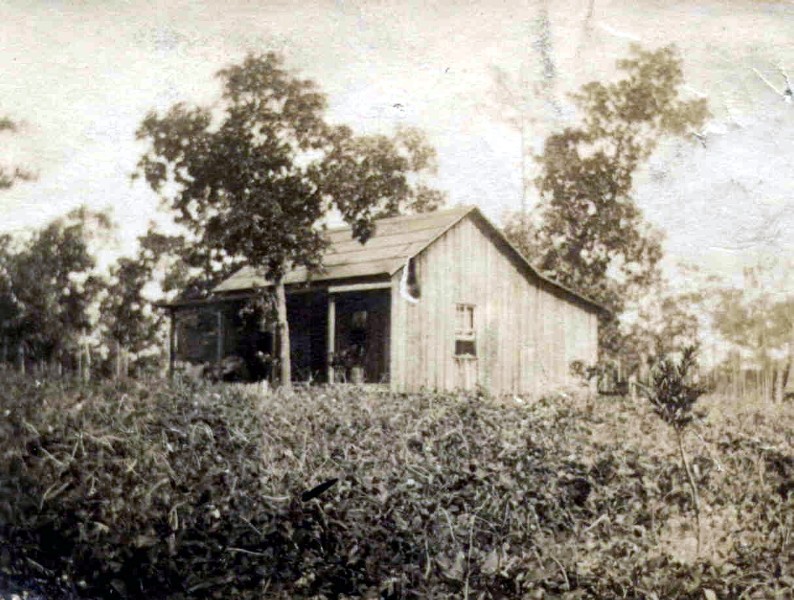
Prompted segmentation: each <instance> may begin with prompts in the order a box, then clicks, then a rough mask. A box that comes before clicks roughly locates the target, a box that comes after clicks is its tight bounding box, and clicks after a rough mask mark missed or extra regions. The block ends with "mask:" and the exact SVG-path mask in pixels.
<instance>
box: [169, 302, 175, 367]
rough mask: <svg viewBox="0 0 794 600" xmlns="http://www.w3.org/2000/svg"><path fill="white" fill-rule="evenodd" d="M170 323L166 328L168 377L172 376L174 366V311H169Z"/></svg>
mask: <svg viewBox="0 0 794 600" xmlns="http://www.w3.org/2000/svg"><path fill="white" fill-rule="evenodd" d="M168 316H169V317H170V324H169V328H168V378H169V379H173V378H174V367H175V366H176V313H175V312H174V311H173V310H171V311H169V315H168Z"/></svg>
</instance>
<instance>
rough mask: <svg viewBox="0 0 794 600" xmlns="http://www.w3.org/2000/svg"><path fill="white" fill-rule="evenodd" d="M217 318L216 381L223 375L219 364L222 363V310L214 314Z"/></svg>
mask: <svg viewBox="0 0 794 600" xmlns="http://www.w3.org/2000/svg"><path fill="white" fill-rule="evenodd" d="M216 316H217V328H216V330H215V333H216V340H215V364H216V369H217V371H218V379H220V378H221V376H222V375H223V371H222V366H221V363H222V362H223V310H222V309H220V308H219V309H218V311H217V312H216Z"/></svg>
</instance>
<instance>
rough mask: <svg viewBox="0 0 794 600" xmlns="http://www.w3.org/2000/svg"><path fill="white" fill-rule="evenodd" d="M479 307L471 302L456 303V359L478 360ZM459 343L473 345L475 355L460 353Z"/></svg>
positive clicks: (454, 351) (454, 350)
mask: <svg viewBox="0 0 794 600" xmlns="http://www.w3.org/2000/svg"><path fill="white" fill-rule="evenodd" d="M476 308H477V306H476V305H475V304H473V303H470V302H456V303H455V337H454V341H455V345H454V347H453V355H454V357H455V358H456V359H476V358H477V320H476V319H477V317H476ZM458 342H464V343H466V344H467V345H468V344H471V346H472V348H473V350H474V351H473V353H468V352H467V353H458Z"/></svg>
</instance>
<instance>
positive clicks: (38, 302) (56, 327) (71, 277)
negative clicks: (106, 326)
mask: <svg viewBox="0 0 794 600" xmlns="http://www.w3.org/2000/svg"><path fill="white" fill-rule="evenodd" d="M109 229H110V222H109V220H108V218H107V216H106V215H104V214H102V213H94V212H91V211H88V210H86V209H84V208H81V209H77V210H76V211H73V212H72V213H70V214H69V215H67V216H66V217H64V218H61V219H57V220H55V221H53V222H52V223H50V224H49V225H47V226H45V227H44V228H42V229H41V230H39V231H36V232H35V233H34V234H33V236H32V238H31V239H29V240H27V241H24V242H20V241H17V242H14V241H13V240H11V239H10V238H5V239H4V241H3V243H2V246H3V248H2V250H0V306H1V307H2V308H0V319H2V322H1V323H0V329H1V330H2V331H3V332H4V333H5V335H6V336H7V339H9V340H10V341H11V342H12V343H13V344H15V345H20V344H21V345H23V346H24V347H25V348H26V351H27V354H28V355H29V356H31V357H33V358H36V359H38V360H50V359H53V358H57V357H59V356H61V355H62V354H63V353H65V352H67V351H69V350H70V349H73V348H74V347H75V345H76V344H77V340H78V338H80V336H81V335H82V334H83V333H84V331H85V330H86V329H88V328H90V327H91V325H92V321H91V315H90V311H89V309H90V307H91V306H92V304H93V303H94V301H95V300H96V297H97V294H98V292H99V291H100V290H101V288H102V281H101V278H100V277H99V276H98V274H97V272H96V269H95V267H96V263H95V260H94V257H93V254H92V252H91V250H90V248H89V242H90V240H91V238H92V236H95V235H102V233H103V232H106V231H108V230H109Z"/></svg>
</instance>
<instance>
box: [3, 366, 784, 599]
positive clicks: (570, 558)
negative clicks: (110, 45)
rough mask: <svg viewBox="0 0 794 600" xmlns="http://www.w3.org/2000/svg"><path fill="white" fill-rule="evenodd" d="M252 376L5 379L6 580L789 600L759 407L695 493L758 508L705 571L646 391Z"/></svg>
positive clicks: (718, 446) (719, 434) (193, 589)
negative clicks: (293, 386)
mask: <svg viewBox="0 0 794 600" xmlns="http://www.w3.org/2000/svg"><path fill="white" fill-rule="evenodd" d="M246 389H247V388H245V387H220V386H212V385H207V384H201V383H191V384H180V385H175V386H165V385H162V384H161V383H155V382H150V383H148V384H147V383H138V382H129V383H125V384H121V385H119V386H99V385H94V386H92V387H74V388H64V387H62V386H60V385H58V384H54V383H45V384H43V385H41V386H39V387H36V386H34V385H32V384H31V383H30V382H25V381H21V380H17V381H8V382H6V384H5V385H4V386H3V388H2V390H0V411H2V412H1V413H0V414H3V415H5V416H4V417H3V420H2V421H0V453H2V456H1V458H2V460H0V539H2V540H4V541H5V556H6V558H5V559H4V561H5V567H3V568H4V570H5V571H6V572H7V573H9V574H11V575H12V576H14V577H17V578H19V577H40V578H43V579H46V580H48V581H60V582H61V583H60V584H59V586H60V588H68V590H69V591H70V592H71V593H73V594H74V595H76V596H80V597H87V598H98V597H101V598H143V597H147V598H148V597H158V598H173V599H177V598H216V597H223V598H226V597H234V598H251V599H253V598H346V597H363V598H428V597H432V598H440V599H444V598H466V597H469V598H494V599H495V598H516V597H520V598H541V597H549V596H551V597H561V598H624V597H626V598H647V597H651V596H652V594H656V595H657V596H658V597H660V598H661V597H664V598H702V597H703V594H704V593H705V591H704V590H709V591H713V592H715V593H716V594H717V595H718V597H721V598H722V597H738V596H740V595H741V594H742V593H744V592H745V591H753V593H759V594H762V595H763V596H764V597H774V595H775V594H776V593H779V592H780V590H784V589H787V588H786V586H788V585H789V584H790V583H791V581H790V579H786V578H790V576H791V571H790V569H791V560H790V556H791V555H792V553H791V539H790V536H787V535H786V531H790V530H791V527H792V525H794V522H792V521H793V520H794V517H792V514H793V513H794V511H792V510H790V509H791V508H792V506H791V504H792V500H794V498H792V495H794V494H790V493H788V492H787V491H785V490H786V489H788V488H785V484H786V482H787V481H790V480H791V477H792V473H791V467H790V465H789V462H788V461H790V460H791V453H790V440H789V445H788V446H787V445H786V438H785V435H790V433H789V434H786V433H785V432H786V431H788V430H789V429H790V428H787V427H786V421H785V420H783V419H779V421H780V422H774V421H770V424H769V425H768V426H767V427H766V428H765V429H763V431H761V430H760V429H759V426H756V427H755V429H754V430H753V431H754V435H757V436H761V435H762V434H763V435H764V437H763V441H759V442H758V444H755V442H751V441H750V439H749V438H748V436H747V432H746V430H744V429H741V427H743V423H744V421H737V422H731V423H730V425H729V426H726V427H713V428H711V429H709V430H708V431H707V432H706V435H707V436H713V437H709V438H708V439H709V444H710V446H709V447H710V448H712V449H713V450H714V453H715V454H714V456H715V458H713V459H712V458H708V457H702V456H697V457H695V458H694V459H693V461H692V462H693V464H694V465H697V470H696V472H695V477H697V478H698V485H699V486H700V487H701V489H702V490H703V493H704V498H705V499H706V500H707V501H708V502H709V503H710V505H711V506H712V509H713V510H712V512H711V513H710V514H712V515H713V514H717V513H719V510H722V509H723V508H724V510H726V511H727V510H728V508H730V507H735V509H736V510H738V511H740V516H737V517H736V521H735V524H734V526H733V529H734V530H735V531H731V532H730V535H729V534H728V530H729V529H730V528H728V527H723V528H722V529H723V530H724V532H725V535H726V536H728V537H727V538H726V542H725V543H724V544H722V545H721V546H720V547H721V548H722V551H723V554H722V555H721V556H720V558H719V560H717V559H716V558H715V559H713V560H712V559H709V560H706V559H704V558H701V559H699V560H697V561H690V562H688V561H685V560H681V559H679V558H676V556H675V547H668V542H667V541H666V540H668V539H670V538H671V536H670V535H669V533H670V530H671V527H672V525H671V524H672V523H674V522H675V519H676V518H677V516H678V515H679V514H680V513H681V512H682V511H684V510H685V509H687V508H688V502H689V499H688V495H687V494H686V491H685V489H684V488H682V487H681V485H680V484H679V483H678V482H679V480H680V477H679V473H678V470H677V469H678V468H677V467H676V465H675V464H674V463H673V462H671V461H669V460H667V458H668V457H669V456H674V449H673V448H670V447H668V446H666V445H665V444H663V443H662V444H660V443H659V441H658V433H659V432H658V431H657V430H656V429H654V424H652V423H651V422H649V421H648V419H647V412H646V413H642V412H641V411H640V410H641V409H640V408H639V407H636V406H633V405H631V404H630V403H626V402H623V401H619V400H610V401H609V403H608V404H605V403H603V402H598V401H594V400H591V399H590V400H584V399H576V398H568V397H550V398H547V399H543V400H540V401H538V402H533V403H530V404H522V403H517V402H511V403H509V404H508V403H499V402H497V401H495V400H493V399H488V398H483V397H481V396H477V395H465V394H464V395H450V396H445V395H436V394H416V395H393V394H382V395H375V394H369V395H368V394H366V393H364V392H361V391H360V390H359V391H356V390H351V389H341V388H315V389H309V390H301V391H296V392H294V393H292V394H289V395H286V394H285V395H279V394H273V395H268V396H257V395H255V394H252V393H248V392H247V391H246ZM781 410H783V409H782V408H781ZM789 417H790V415H789ZM787 418H788V417H787ZM789 422H790V421H789ZM781 436H782V437H781ZM773 447H774V448H777V449H776V450H775V452H774V453H772V451H771V450H770V448H773ZM787 448H788V450H787ZM718 461H719V462H718ZM759 461H761V462H759ZM718 465H719V466H720V467H721V468H722V469H723V470H722V471H720V470H719V469H718V468H717V466H718ZM759 465H765V466H764V467H763V468H764V469H765V476H764V477H763V478H762V479H759V477H758V468H759ZM784 488H785V489H784ZM778 490H783V492H780V491H778ZM720 503H721V504H720ZM718 509H719V510H718ZM715 529H716V527H715ZM672 539H673V540H675V538H674V536H672ZM729 542H730V543H729ZM739 542H741V544H740V543H739ZM52 597H53V598H55V596H52ZM781 597H782V596H781Z"/></svg>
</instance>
